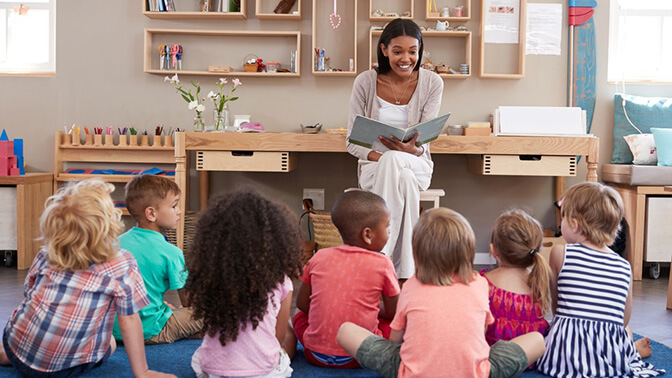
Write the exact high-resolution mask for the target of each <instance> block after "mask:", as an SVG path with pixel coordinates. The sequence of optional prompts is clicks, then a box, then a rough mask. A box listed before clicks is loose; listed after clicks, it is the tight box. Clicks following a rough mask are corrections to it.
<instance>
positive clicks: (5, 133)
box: [0, 129, 9, 140]
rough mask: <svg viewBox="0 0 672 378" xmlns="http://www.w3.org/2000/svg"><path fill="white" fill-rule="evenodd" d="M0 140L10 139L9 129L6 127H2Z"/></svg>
mask: <svg viewBox="0 0 672 378" xmlns="http://www.w3.org/2000/svg"><path fill="white" fill-rule="evenodd" d="M0 140H9V138H8V137H7V131H5V129H2V135H0Z"/></svg>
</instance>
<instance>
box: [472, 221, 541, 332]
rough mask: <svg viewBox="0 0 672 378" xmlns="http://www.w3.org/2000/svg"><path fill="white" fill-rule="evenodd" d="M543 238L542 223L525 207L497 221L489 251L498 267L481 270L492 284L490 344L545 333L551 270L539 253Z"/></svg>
mask: <svg viewBox="0 0 672 378" xmlns="http://www.w3.org/2000/svg"><path fill="white" fill-rule="evenodd" d="M543 239H544V236H543V231H542V229H541V225H540V224H539V222H537V220H536V219H534V218H532V217H531V216H529V215H528V214H527V213H526V212H524V211H522V210H515V211H509V212H506V213H504V214H502V215H500V216H499V218H497V220H496V221H495V225H494V227H493V229H492V235H491V237H490V254H491V255H492V257H494V258H495V259H496V260H497V268H496V269H493V270H490V271H488V270H487V269H484V270H482V271H481V275H482V276H484V277H485V278H486V279H487V280H488V285H489V286H490V312H492V315H493V316H494V317H495V322H494V323H492V324H490V326H488V329H487V331H486V332H485V340H486V341H487V342H488V344H489V345H493V344H494V343H496V342H497V341H499V340H511V339H513V338H515V337H518V336H520V335H523V334H526V333H529V332H533V331H537V332H539V333H541V334H542V335H546V332H547V331H548V322H547V321H546V319H544V314H546V311H547V310H548V309H549V308H550V302H551V300H550V292H549V290H550V288H549V277H550V274H551V269H550V268H549V266H548V262H546V259H545V258H544V257H542V256H541V255H540V254H539V250H540V249H541V243H542V241H543Z"/></svg>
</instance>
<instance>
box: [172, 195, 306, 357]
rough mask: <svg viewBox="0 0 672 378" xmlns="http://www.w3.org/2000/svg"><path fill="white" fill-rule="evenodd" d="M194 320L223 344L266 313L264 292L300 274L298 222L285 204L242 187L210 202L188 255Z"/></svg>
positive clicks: (189, 291)
mask: <svg viewBox="0 0 672 378" xmlns="http://www.w3.org/2000/svg"><path fill="white" fill-rule="evenodd" d="M187 269H188V271H189V278H188V279H187V283H186V287H185V288H186V289H187V292H188V293H189V298H190V302H191V305H192V306H193V309H194V315H193V316H194V318H195V319H203V326H204V330H205V331H206V332H207V334H208V335H209V336H211V337H214V336H215V334H216V333H217V332H219V333H220V336H219V341H220V342H221V343H222V345H226V343H227V342H229V341H236V338H237V337H238V332H239V331H240V330H241V329H244V328H245V326H248V325H249V324H251V325H252V329H256V328H257V326H258V325H259V322H260V321H261V320H262V319H263V318H264V316H265V315H266V310H267V306H268V293H270V292H271V291H273V290H274V289H275V288H276V287H277V286H278V284H279V283H282V282H283V281H284V280H285V276H289V277H290V278H298V277H299V276H300V275H301V236H300V232H299V222H298V219H297V217H296V215H294V214H293V213H291V211H290V210H289V209H288V208H287V206H285V205H283V204H280V203H276V202H273V201H270V200H268V199H266V198H264V197H263V196H262V195H261V194H259V193H258V192H257V191H255V190H252V189H249V188H245V189H243V190H237V191H235V192H233V193H229V194H226V195H221V196H219V197H216V198H214V199H213V200H212V201H210V203H209V205H208V208H207V209H206V210H205V212H204V213H203V214H202V216H201V217H200V219H199V221H198V232H197V233H196V235H195V237H194V244H193V248H192V249H191V251H190V253H189V254H188V259H187Z"/></svg>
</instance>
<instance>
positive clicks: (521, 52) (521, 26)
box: [470, 0, 527, 79]
mask: <svg viewBox="0 0 672 378" xmlns="http://www.w3.org/2000/svg"><path fill="white" fill-rule="evenodd" d="M488 1H490V0H481V34H480V35H481V38H480V55H481V59H480V64H479V70H478V71H479V74H478V76H479V77H480V78H481V79H522V78H524V77H525V44H526V42H527V39H526V33H527V27H526V24H527V0H519V4H518V6H519V23H518V47H517V49H516V50H517V51H516V52H514V53H511V52H510V51H507V47H509V49H508V50H511V49H510V46H511V45H510V44H494V43H489V44H487V45H491V46H490V48H491V53H492V55H495V56H497V67H498V68H501V67H504V66H505V64H504V63H505V62H507V61H508V60H509V59H507V58H511V57H515V56H517V63H514V66H515V68H516V69H515V71H516V72H514V73H504V72H486V71H487V67H486V65H487V57H486V55H487V51H486V50H488V48H487V47H486V43H485V24H486V22H485V20H486V11H487V10H486V8H487V7H488ZM511 60H513V59H511ZM470 72H471V71H470Z"/></svg>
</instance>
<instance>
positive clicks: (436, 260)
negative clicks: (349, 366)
mask: <svg viewBox="0 0 672 378" xmlns="http://www.w3.org/2000/svg"><path fill="white" fill-rule="evenodd" d="M412 242H413V258H414V260H415V268H416V273H415V275H414V276H413V277H411V278H410V279H409V280H408V281H406V283H405V284H404V287H403V290H402V291H401V295H400V296H399V305H398V306H397V313H396V315H395V316H394V320H392V324H391V327H392V334H391V335H390V339H389V340H385V339H383V338H382V337H380V336H377V335H374V334H373V333H371V332H370V331H368V330H366V329H364V328H362V327H360V326H357V325H355V324H353V323H344V324H343V325H342V326H341V328H340V329H339V331H338V336H337V339H338V343H339V344H340V345H341V346H342V347H343V348H344V349H345V350H346V351H348V353H349V354H350V355H351V356H353V357H355V358H356V359H357V361H359V363H360V364H361V365H362V366H363V367H365V368H367V369H371V370H374V371H376V372H378V373H379V374H381V375H382V376H383V377H397V376H399V377H444V376H451V377H488V376H490V377H513V376H515V375H517V374H519V373H521V372H522V371H523V370H525V368H526V367H527V366H528V365H530V363H531V362H534V361H535V360H536V359H537V358H539V356H541V355H542V354H543V351H544V339H543V336H542V335H541V334H540V333H538V332H532V333H528V334H525V335H522V336H518V337H516V338H515V339H513V340H511V341H504V340H500V341H498V342H497V343H495V344H494V345H492V346H488V343H487V342H486V341H485V335H484V329H485V327H487V326H488V325H489V324H491V323H492V322H493V317H492V314H491V313H490V306H489V305H488V283H487V281H486V280H485V279H484V278H483V277H481V276H480V275H478V274H477V273H476V272H474V270H473V261H474V254H475V248H476V240H475V236H474V231H473V229H472V228H471V226H470V225H469V222H467V220H466V219H465V218H464V217H463V216H462V215H460V214H458V213H456V212H455V211H453V210H450V209H446V208H438V209H432V210H429V211H425V212H424V213H423V214H422V215H421V216H420V219H419V220H418V223H417V224H416V225H415V227H414V228H413V240H412Z"/></svg>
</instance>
